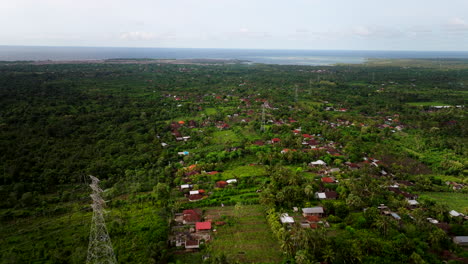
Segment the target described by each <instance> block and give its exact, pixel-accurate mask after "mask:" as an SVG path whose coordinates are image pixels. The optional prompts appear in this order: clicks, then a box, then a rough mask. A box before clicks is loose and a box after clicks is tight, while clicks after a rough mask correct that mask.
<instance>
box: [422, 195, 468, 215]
mask: <svg viewBox="0 0 468 264" xmlns="http://www.w3.org/2000/svg"><path fill="white" fill-rule="evenodd" d="M421 197H429V198H432V199H434V200H436V201H437V202H438V203H441V204H446V205H447V207H448V209H449V210H456V211H458V212H461V213H464V214H467V213H468V194H466V193H454V192H424V193H421Z"/></svg>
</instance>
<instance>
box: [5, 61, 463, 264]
mask: <svg viewBox="0 0 468 264" xmlns="http://www.w3.org/2000/svg"><path fill="white" fill-rule="evenodd" d="M174 63H175V62H171V63H164V62H161V61H158V62H157V63H152V62H151V61H148V62H147V63H146V62H145V63H144V64H142V63H138V61H134V62H132V61H130V62H127V61H122V63H119V61H114V62H113V63H109V64H108V63H100V64H50V65H33V64H30V63H26V62H24V63H13V64H6V63H1V64H0V105H2V107H1V108H0V171H1V172H2V173H1V174H0V198H1V199H0V232H2V236H1V237H0V263H83V262H85V260H86V254H87V248H88V242H89V241H88V240H89V238H88V236H89V230H90V224H91V220H92V219H91V215H92V213H91V211H92V210H91V208H90V207H89V204H90V203H91V199H90V198H89V194H90V191H91V189H90V188H89V178H88V177H87V175H94V176H97V177H98V178H99V179H100V180H101V182H100V186H101V188H102V189H104V190H105V191H104V193H103V196H104V200H106V202H107V206H106V209H105V210H106V211H107V213H106V214H105V219H106V224H107V229H108V231H109V234H110V237H111V241H112V244H113V248H114V251H115V254H116V257H117V260H118V262H119V263H286V262H288V263H297V264H301V263H316V262H322V263H325V262H327V263H442V262H443V261H447V262H448V263H457V262H456V261H457V259H458V260H460V259H462V258H463V257H464V258H466V257H468V253H467V252H466V250H464V249H463V248H462V247H460V246H458V245H456V244H454V243H453V242H452V240H451V239H450V238H451V237H452V236H461V235H468V222H467V221H466V220H464V219H463V218H462V217H461V216H460V217H452V216H450V215H449V213H448V212H449V211H450V210H452V209H454V210H457V211H459V212H463V213H468V212H467V208H468V199H467V198H468V197H467V196H466V195H467V193H468V187H467V185H468V182H467V175H468V148H467V137H466V135H467V134H468V133H467V130H466V129H467V127H468V119H467V115H466V110H465V109H466V108H465V106H466V102H467V99H468V98H467V88H466V87H468V64H467V63H466V61H464V60H445V59H441V60H438V61H432V60H372V61H369V62H368V63H367V64H363V65H335V66H320V67H311V66H294V65H262V64H258V65H242V64H226V65H195V64H186V65H182V64H179V65H178V64H174ZM296 98H297V100H296ZM441 105H450V106H454V107H449V108H436V107H434V106H441ZM456 106H461V107H456ZM318 160H320V161H322V162H324V163H326V165H325V164H322V162H318V164H316V165H314V164H311V162H313V161H318ZM232 179H235V180H236V182H229V183H228V182H225V181H227V180H232ZM190 191H192V193H191V192H190ZM194 191H198V193H196V192H194ZM318 192H320V193H321V194H320V196H319V194H318ZM418 194H419V195H420V196H419V197H418V196H417V195H418ZM323 195H326V198H327V199H323V198H324V196H323ZM408 199H416V200H417V201H418V202H419V204H416V205H414V204H413V205H410V204H409V203H408V201H407V200H408ZM382 204H385V206H387V207H383V206H382ZM314 206H320V207H322V208H323V210H324V211H323V213H320V215H314V216H311V215H308V216H307V215H306V216H304V215H303V214H302V211H301V209H302V208H307V207H314ZM293 208H297V210H295V209H293ZM192 209H194V211H193V212H196V211H197V210H196V209H200V211H201V213H200V215H198V213H197V215H196V216H197V217H196V218H197V220H196V221H195V222H198V221H207V220H212V221H213V228H215V229H216V232H214V231H208V230H207V231H200V232H195V231H194V228H195V227H194V223H192V222H191V221H186V222H185V223H184V221H183V219H184V214H183V211H184V210H192ZM284 213H287V214H288V215H289V216H291V217H293V219H294V224H282V223H281V222H280V216H282V215H283V214H284ZM390 213H393V214H390ZM283 216H284V215H283ZM428 218H432V219H435V220H437V221H438V222H439V223H441V224H439V225H436V224H433V223H431V222H429V221H428ZM181 219H182V220H181ZM216 222H224V225H222V224H221V223H219V225H217V224H216ZM433 222H434V221H433ZM447 227H448V228H447ZM203 232H206V233H203ZM203 234H204V235H205V236H203ZM187 241H189V243H188V244H187ZM190 243H192V244H190ZM193 243H194V244H193ZM187 245H189V247H190V245H191V246H192V247H195V248H192V249H186V248H185V247H186V246H187ZM447 252H450V254H447Z"/></svg>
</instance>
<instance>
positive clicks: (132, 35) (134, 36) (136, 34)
mask: <svg viewBox="0 0 468 264" xmlns="http://www.w3.org/2000/svg"><path fill="white" fill-rule="evenodd" d="M156 38H157V36H156V35H155V34H154V33H151V32H140V31H133V32H125V33H122V34H120V39H123V40H137V41H146V40H154V39H156Z"/></svg>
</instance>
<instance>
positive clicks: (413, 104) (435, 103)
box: [407, 102, 448, 106]
mask: <svg viewBox="0 0 468 264" xmlns="http://www.w3.org/2000/svg"><path fill="white" fill-rule="evenodd" d="M407 104H408V105H411V106H442V105H443V106H445V105H448V104H445V103H440V102H411V103H407Z"/></svg>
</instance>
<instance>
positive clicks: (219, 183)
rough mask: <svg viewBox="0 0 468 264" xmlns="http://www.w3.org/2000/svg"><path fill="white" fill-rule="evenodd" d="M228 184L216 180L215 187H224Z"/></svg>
mask: <svg viewBox="0 0 468 264" xmlns="http://www.w3.org/2000/svg"><path fill="white" fill-rule="evenodd" d="M227 185H228V183H227V182H226V181H217V182H216V187H217V188H224V187H226V186H227Z"/></svg>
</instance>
